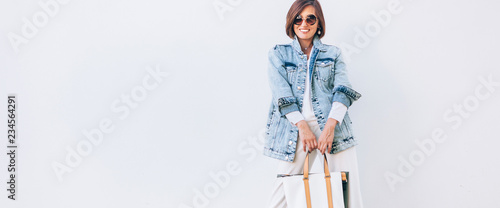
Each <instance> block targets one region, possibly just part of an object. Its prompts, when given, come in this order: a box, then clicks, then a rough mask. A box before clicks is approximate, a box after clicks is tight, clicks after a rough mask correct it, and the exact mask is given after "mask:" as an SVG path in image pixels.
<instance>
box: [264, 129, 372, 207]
mask: <svg viewBox="0 0 500 208" xmlns="http://www.w3.org/2000/svg"><path fill="white" fill-rule="evenodd" d="M307 123H308V124H309V127H310V128H311V131H312V132H313V133H314V134H315V135H316V139H318V138H319V136H320V135H321V129H320V128H319V124H318V122H317V121H316V120H313V121H308V122H307ZM306 154H307V153H306V152H304V150H303V146H302V141H301V138H300V136H299V140H298V142H297V151H296V153H295V160H294V161H293V163H291V162H286V161H282V160H276V163H277V164H276V167H277V170H276V174H298V173H302V171H303V169H304V167H303V165H304V160H305V157H306ZM326 155H327V158H328V166H329V168H330V172H337V171H349V182H348V184H349V199H348V201H349V202H348V204H349V208H363V201H362V199H361V190H360V185H359V173H358V159H357V154H356V146H353V147H350V148H348V149H345V150H343V151H340V152H338V153H335V154H326ZM316 158H318V159H319V160H320V161H321V164H323V155H321V153H320V152H319V151H317V150H315V151H313V152H312V153H311V154H310V157H309V160H310V162H309V170H310V169H311V167H312V165H313V163H314V161H315V159H316ZM268 207H270V208H286V207H287V205H286V199H285V191H284V190H283V184H282V183H281V180H279V179H278V178H276V180H275V182H274V186H273V190H272V194H271V199H270V200H269V206H268Z"/></svg>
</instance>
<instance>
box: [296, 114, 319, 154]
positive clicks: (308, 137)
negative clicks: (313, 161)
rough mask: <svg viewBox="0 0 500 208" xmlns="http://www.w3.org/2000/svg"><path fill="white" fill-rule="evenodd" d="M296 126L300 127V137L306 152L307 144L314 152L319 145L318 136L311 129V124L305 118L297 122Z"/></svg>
mask: <svg viewBox="0 0 500 208" xmlns="http://www.w3.org/2000/svg"><path fill="white" fill-rule="evenodd" d="M296 126H297V127H298V128H299V137H300V139H301V141H302V146H303V147H304V148H303V149H304V152H305V151H306V146H307V147H308V148H309V151H310V152H312V151H313V150H314V149H316V148H317V147H318V142H317V141H316V136H315V135H314V133H313V132H312V131H311V129H310V128H309V125H308V124H307V122H306V121H305V120H301V121H299V122H297V124H296Z"/></svg>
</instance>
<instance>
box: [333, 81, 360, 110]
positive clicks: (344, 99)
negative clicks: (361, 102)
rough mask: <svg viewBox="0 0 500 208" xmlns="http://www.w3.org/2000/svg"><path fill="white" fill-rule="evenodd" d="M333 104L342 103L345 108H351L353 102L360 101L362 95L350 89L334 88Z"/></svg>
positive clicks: (340, 86) (339, 86)
mask: <svg viewBox="0 0 500 208" xmlns="http://www.w3.org/2000/svg"><path fill="white" fill-rule="evenodd" d="M333 93H334V95H333V102H341V103H342V104H344V105H345V106H347V107H349V106H351V104H352V102H354V101H356V100H358V99H359V98H360V97H361V94H359V93H358V92H356V91H355V90H353V89H352V88H350V87H347V86H344V85H338V86H336V87H334V88H333Z"/></svg>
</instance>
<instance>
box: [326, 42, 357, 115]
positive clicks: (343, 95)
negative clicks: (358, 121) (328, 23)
mask: <svg viewBox="0 0 500 208" xmlns="http://www.w3.org/2000/svg"><path fill="white" fill-rule="evenodd" d="M334 67H335V68H334V72H335V73H334V76H335V77H334V81H333V102H341V103H342V104H344V105H345V106H346V107H350V106H351V104H352V103H353V102H354V101H356V100H358V99H359V98H360V97H361V94H359V93H358V92H356V91H355V90H353V89H352V86H351V83H350V82H349V78H348V77H347V70H346V65H345V62H344V58H343V57H342V52H341V51H340V49H338V54H337V57H336V58H335V65H334Z"/></svg>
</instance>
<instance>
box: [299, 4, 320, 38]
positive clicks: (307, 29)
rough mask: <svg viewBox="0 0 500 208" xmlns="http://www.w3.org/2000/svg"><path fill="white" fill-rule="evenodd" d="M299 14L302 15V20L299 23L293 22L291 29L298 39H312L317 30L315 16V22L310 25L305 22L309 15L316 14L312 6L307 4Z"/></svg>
mask: <svg viewBox="0 0 500 208" xmlns="http://www.w3.org/2000/svg"><path fill="white" fill-rule="evenodd" d="M299 15H300V16H301V17H302V19H303V21H302V22H301V23H300V25H296V24H294V25H293V31H294V32H295V34H296V35H297V37H298V38H300V39H312V38H313V37H314V34H316V31H317V30H318V20H317V18H316V23H314V25H310V24H308V23H307V21H306V19H307V17H308V16H309V15H314V16H316V14H315V12H314V7H313V6H311V5H307V6H306V7H304V9H303V10H302V12H300V14H299Z"/></svg>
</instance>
